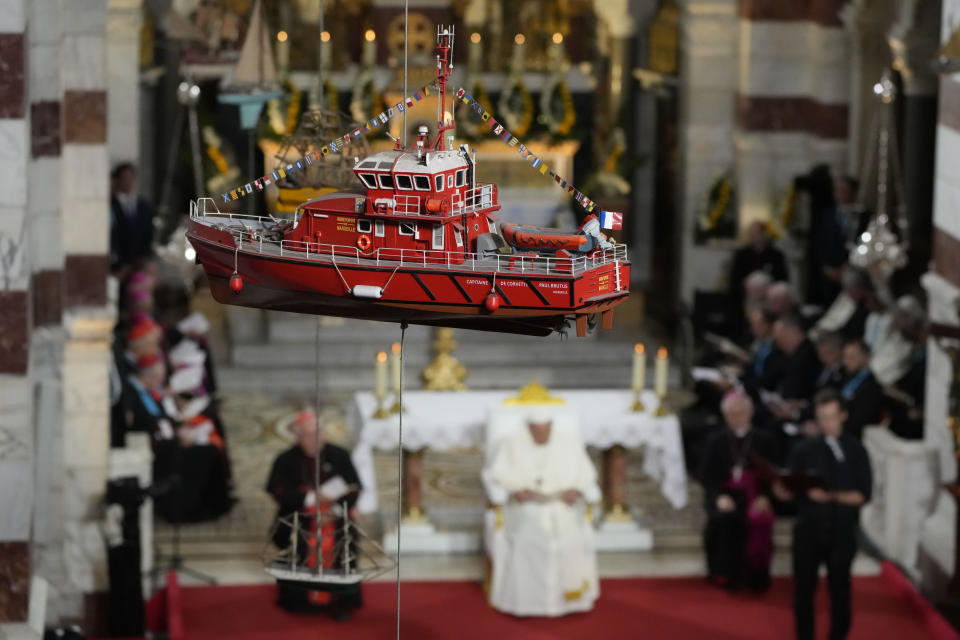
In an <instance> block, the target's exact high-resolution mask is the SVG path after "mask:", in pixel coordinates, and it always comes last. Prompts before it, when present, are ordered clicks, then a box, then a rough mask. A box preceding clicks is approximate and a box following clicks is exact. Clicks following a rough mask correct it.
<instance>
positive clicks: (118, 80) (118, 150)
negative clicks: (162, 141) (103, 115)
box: [106, 0, 143, 164]
mask: <svg viewBox="0 0 960 640" xmlns="http://www.w3.org/2000/svg"><path fill="white" fill-rule="evenodd" d="M106 26H107V33H106V53H107V68H106V75H107V87H108V90H107V112H108V113H109V114H110V118H109V119H108V121H107V149H108V152H109V156H110V162H111V163H112V164H116V163H118V162H122V161H131V162H134V163H136V164H140V162H139V161H140V29H141V27H142V26H143V0H107V25H106Z"/></svg>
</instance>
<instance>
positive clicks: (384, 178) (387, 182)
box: [377, 173, 393, 189]
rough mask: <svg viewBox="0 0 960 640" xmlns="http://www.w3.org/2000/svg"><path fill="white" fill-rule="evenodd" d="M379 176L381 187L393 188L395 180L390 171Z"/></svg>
mask: <svg viewBox="0 0 960 640" xmlns="http://www.w3.org/2000/svg"><path fill="white" fill-rule="evenodd" d="M377 177H378V178H380V188H381V189H393V180H391V179H390V174H389V173H381V174H380V175H379V176H377Z"/></svg>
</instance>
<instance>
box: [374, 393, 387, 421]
mask: <svg viewBox="0 0 960 640" xmlns="http://www.w3.org/2000/svg"><path fill="white" fill-rule="evenodd" d="M374 396H375V397H376V398H377V410H376V411H374V412H373V417H374V418H376V419H377V420H383V419H384V418H389V417H390V412H389V411H387V409H386V407H384V406H383V401H384V400H386V399H387V396H386V394H384V395H380V394H379V393H376V394H374Z"/></svg>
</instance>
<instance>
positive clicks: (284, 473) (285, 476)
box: [266, 411, 363, 621]
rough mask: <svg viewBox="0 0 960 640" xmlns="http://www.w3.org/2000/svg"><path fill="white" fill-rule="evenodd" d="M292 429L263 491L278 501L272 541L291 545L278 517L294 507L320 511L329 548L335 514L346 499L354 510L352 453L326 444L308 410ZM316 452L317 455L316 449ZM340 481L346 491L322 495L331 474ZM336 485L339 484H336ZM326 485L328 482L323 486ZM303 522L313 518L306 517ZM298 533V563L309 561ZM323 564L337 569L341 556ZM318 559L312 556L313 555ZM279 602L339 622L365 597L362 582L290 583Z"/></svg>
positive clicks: (337, 520) (336, 531)
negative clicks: (338, 587)
mask: <svg viewBox="0 0 960 640" xmlns="http://www.w3.org/2000/svg"><path fill="white" fill-rule="evenodd" d="M293 431H294V433H295V434H296V436H297V444H295V445H294V446H292V447H290V448H289V449H287V450H286V451H284V452H283V453H281V454H280V455H279V456H277V458H276V460H274V462H273V467H272V468H271V469H270V477H269V479H268V480H267V487H266V489H267V493H269V494H270V495H271V496H272V497H273V499H274V500H275V501H276V502H277V506H278V509H277V518H276V523H275V525H274V529H273V543H274V544H275V545H276V546H277V547H278V548H279V549H281V550H284V549H289V548H290V546H291V545H292V543H293V540H292V536H293V532H292V531H291V527H290V526H289V525H286V524H284V523H283V522H281V521H280V519H281V518H286V517H288V516H290V515H292V514H293V513H294V512H296V511H300V512H301V513H304V514H319V517H320V528H321V531H320V535H318V538H323V537H324V536H328V537H331V539H330V540H328V541H327V544H326V545H324V544H323V540H321V539H318V540H317V541H316V544H317V546H319V547H320V548H321V549H322V548H324V547H325V546H326V547H327V548H329V547H331V546H333V545H331V544H330V543H331V542H333V543H335V541H336V540H335V539H334V538H336V537H337V536H339V535H341V531H342V525H343V520H342V518H341V517H340V516H339V515H338V511H339V509H340V508H341V505H342V504H343V503H344V502H346V504H347V508H348V509H352V508H353V507H354V505H355V504H356V502H357V498H358V497H359V495H360V489H361V484H360V477H359V476H358V475H357V470H356V469H355V468H354V466H353V462H352V460H351V458H350V452H349V451H347V450H346V449H344V448H343V447H338V446H337V445H334V444H330V443H327V442H325V440H324V434H323V429H322V428H321V427H320V426H319V425H318V423H317V416H316V414H315V413H314V412H312V411H304V412H302V413H300V415H298V416H297V418H296V419H295V420H294V422H293ZM318 450H319V456H317V451H318ZM317 460H319V462H320V475H319V485H320V487H321V495H319V496H318V495H317V492H316V490H315V487H316V486H317V482H316V475H315V474H316V466H315V464H316V461H317ZM338 476H339V478H340V479H341V480H342V485H341V486H343V485H345V487H346V489H345V490H346V493H344V494H342V495H339V496H335V497H334V496H330V495H327V494H325V493H324V491H323V487H324V485H327V483H328V482H330V481H334V480H335V478H337V477H338ZM337 484H339V483H337ZM327 486H330V485H327ZM304 521H305V522H312V521H313V516H312V515H309V517H308V518H305V519H304ZM302 533H303V532H300V540H299V541H298V544H297V550H298V554H300V555H301V557H300V558H299V561H300V562H307V563H309V562H311V558H310V557H308V555H307V551H308V549H309V541H308V540H306V539H304V536H303V535H302ZM323 560H325V562H324V566H325V567H327V568H337V567H338V566H339V562H340V558H338V557H336V558H335V557H330V556H324V558H323ZM312 561H313V562H316V561H317V559H316V557H315V556H314V557H313V559H312ZM278 604H279V605H280V606H282V607H284V608H285V609H289V610H292V611H301V612H311V611H318V612H321V611H328V612H330V613H331V614H332V615H333V616H334V617H335V618H336V619H338V620H341V621H342V620H347V619H349V617H350V612H351V610H352V609H355V608H357V607H360V606H362V604H363V599H362V593H361V591H360V585H356V586H355V587H353V588H350V589H347V590H342V591H338V592H336V593H326V592H317V591H308V590H305V589H299V588H297V587H294V586H290V585H286V584H282V585H279V597H278Z"/></svg>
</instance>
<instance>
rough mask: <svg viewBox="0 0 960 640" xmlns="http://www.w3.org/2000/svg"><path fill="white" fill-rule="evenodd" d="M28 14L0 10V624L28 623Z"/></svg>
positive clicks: (20, 5) (15, 8)
mask: <svg viewBox="0 0 960 640" xmlns="http://www.w3.org/2000/svg"><path fill="white" fill-rule="evenodd" d="M25 31H26V7H25V3H24V1H23V0H7V1H4V2H2V3H0V68H2V69H3V73H2V74H0V513H2V514H3V516H2V517H0V623H2V622H20V621H23V620H25V619H26V616H27V603H28V597H29V580H30V543H29V541H30V513H31V509H32V506H33V504H32V502H33V459H32V458H33V434H32V432H31V419H32V403H31V394H30V379H29V377H28V373H29V356H30V350H29V341H30V315H31V313H30V266H29V265H30V256H29V249H28V245H29V233H28V219H27V215H26V213H27V211H26V209H27V180H26V173H27V165H28V161H29V152H30V149H29V142H28V131H29V114H28V109H27V94H26V92H27V66H26V61H27V39H26V33H25Z"/></svg>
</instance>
